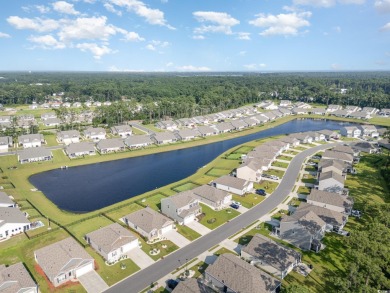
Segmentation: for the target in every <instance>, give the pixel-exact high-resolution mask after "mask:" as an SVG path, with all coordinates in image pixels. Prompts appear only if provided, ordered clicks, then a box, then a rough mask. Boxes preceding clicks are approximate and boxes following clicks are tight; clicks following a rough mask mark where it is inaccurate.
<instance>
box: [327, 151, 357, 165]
mask: <svg viewBox="0 0 390 293" xmlns="http://www.w3.org/2000/svg"><path fill="white" fill-rule="evenodd" d="M322 159H324V160H337V161H343V162H347V163H349V164H352V163H353V155H351V154H347V153H344V152H338V151H331V150H326V151H325V152H324V153H323V154H322Z"/></svg>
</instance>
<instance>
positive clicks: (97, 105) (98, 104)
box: [93, 101, 102, 107]
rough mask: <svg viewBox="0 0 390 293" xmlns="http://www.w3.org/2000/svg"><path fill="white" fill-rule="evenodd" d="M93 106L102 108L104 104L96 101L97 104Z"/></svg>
mask: <svg viewBox="0 0 390 293" xmlns="http://www.w3.org/2000/svg"><path fill="white" fill-rule="evenodd" d="M93 105H94V106H95V107H101V106H102V102H99V101H96V102H94V103H93Z"/></svg>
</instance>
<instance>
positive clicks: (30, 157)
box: [18, 147, 53, 164]
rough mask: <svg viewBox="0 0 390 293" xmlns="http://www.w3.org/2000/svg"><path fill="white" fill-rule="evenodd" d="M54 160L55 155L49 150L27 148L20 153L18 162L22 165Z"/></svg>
mask: <svg viewBox="0 0 390 293" xmlns="http://www.w3.org/2000/svg"><path fill="white" fill-rule="evenodd" d="M52 159H53V155H52V153H51V151H50V150H49V149H46V148H43V147H37V148H27V149H25V150H22V151H19V152H18V161H19V163H21V164H24V163H32V162H41V161H50V160H52Z"/></svg>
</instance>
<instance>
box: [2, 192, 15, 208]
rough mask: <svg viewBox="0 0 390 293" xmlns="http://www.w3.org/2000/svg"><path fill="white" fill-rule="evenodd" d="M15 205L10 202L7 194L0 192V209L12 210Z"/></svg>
mask: <svg viewBox="0 0 390 293" xmlns="http://www.w3.org/2000/svg"><path fill="white" fill-rule="evenodd" d="M14 207H16V203H14V202H13V201H12V199H11V198H10V197H9V195H8V194H6V193H5V192H2V191H0V208H14Z"/></svg>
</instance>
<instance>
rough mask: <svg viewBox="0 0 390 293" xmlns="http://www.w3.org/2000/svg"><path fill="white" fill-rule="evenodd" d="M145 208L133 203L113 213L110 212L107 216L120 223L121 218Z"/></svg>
mask: <svg viewBox="0 0 390 293" xmlns="http://www.w3.org/2000/svg"><path fill="white" fill-rule="evenodd" d="M143 208H144V207H142V206H140V205H139V204H137V203H132V204H129V205H126V206H124V207H121V208H119V209H114V210H113V211H110V212H109V213H107V216H109V217H110V218H111V219H114V220H115V221H119V219H120V218H122V217H124V216H126V215H128V214H131V213H133V212H135V211H138V210H140V209H143Z"/></svg>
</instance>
